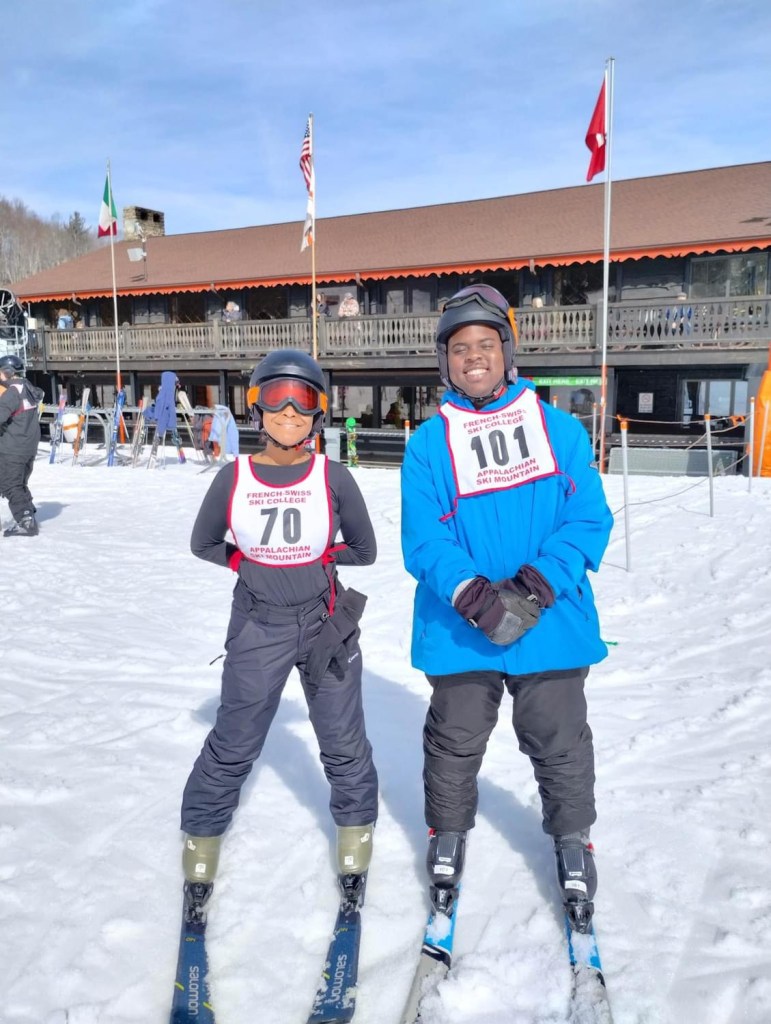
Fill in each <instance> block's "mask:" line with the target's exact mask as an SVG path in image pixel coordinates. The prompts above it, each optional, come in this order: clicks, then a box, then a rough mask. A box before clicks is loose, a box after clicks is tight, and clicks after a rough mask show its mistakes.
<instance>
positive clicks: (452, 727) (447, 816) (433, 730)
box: [423, 668, 596, 835]
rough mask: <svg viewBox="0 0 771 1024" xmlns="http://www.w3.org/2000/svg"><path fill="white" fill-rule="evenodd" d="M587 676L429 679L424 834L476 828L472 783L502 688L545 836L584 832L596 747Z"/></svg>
mask: <svg viewBox="0 0 771 1024" xmlns="http://www.w3.org/2000/svg"><path fill="white" fill-rule="evenodd" d="M588 672H589V670H588V668H580V669H569V670H567V671H559V672H557V671H552V672H536V673H532V674H529V675H519V676H509V675H505V674H503V673H501V672H490V671H480V672H461V673H458V674H455V675H441V676H428V677H427V678H428V681H429V683H430V684H431V687H432V689H433V693H432V695H431V705H430V707H429V710H428V714H427V716H426V724H425V726H424V729H423V753H424V768H423V784H424V789H425V801H426V824H427V825H428V826H429V828H435V829H437V830H440V831H457V832H465V831H467V830H468V829H470V828H473V827H474V819H475V816H476V810H477V802H478V790H477V775H478V773H479V769H480V767H481V764H482V757H483V756H484V752H485V750H486V748H487V741H488V739H489V738H490V734H491V733H492V731H493V729H494V727H495V723H496V721H497V719H498V708H499V707H500V703H501V699H502V697H503V689H504V686H505V687H506V689H507V690H508V691H509V693H510V694H511V696H512V698H513V701H514V709H513V724H514V731H515V733H516V735H517V739H518V740H519V749H520V750H521V751H522V753H523V754H527V756H528V757H529V758H530V761H531V764H532V765H533V769H534V773H535V778H536V782H537V783H538V790H539V793H540V795H541V804H542V808H543V828H544V831H545V832H547V833H549V834H550V835H564V834H565V833H567V832H576V831H579V830H580V829H584V828H588V827H589V825H591V824H592V823H593V822H594V821H595V818H596V814H595V809H594V747H593V745H592V732H591V729H590V728H589V726H588V724H587V721H586V698H585V696H584V680H585V679H586V676H587V675H588Z"/></svg>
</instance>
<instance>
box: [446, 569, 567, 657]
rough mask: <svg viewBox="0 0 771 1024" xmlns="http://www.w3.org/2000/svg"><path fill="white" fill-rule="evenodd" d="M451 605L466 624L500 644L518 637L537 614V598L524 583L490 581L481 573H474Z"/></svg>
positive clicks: (539, 611)
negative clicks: (528, 590)
mask: <svg viewBox="0 0 771 1024" xmlns="http://www.w3.org/2000/svg"><path fill="white" fill-rule="evenodd" d="M517 575H519V574H517ZM547 586H548V584H547ZM549 589H550V590H551V588H549ZM453 604H454V607H455V610H456V611H457V612H458V613H459V614H460V615H462V616H463V618H464V619H466V621H467V622H468V623H470V625H472V626H475V627H476V628H478V629H481V630H482V632H483V633H484V634H485V636H486V637H487V639H488V640H490V641H491V643H494V644H498V645H499V646H501V647H507V646H508V645H509V644H513V643H514V641H515V640H519V638H520V637H521V636H522V635H523V634H524V633H526V632H527V630H528V629H530V628H531V627H532V626H534V625H535V624H536V622H538V619H539V618H540V617H541V608H540V602H539V600H538V597H537V596H536V595H535V594H529V593H528V592H527V589H526V588H525V587H524V586H523V588H522V590H520V588H519V585H518V584H517V583H516V580H503V581H501V582H500V583H497V584H492V583H491V582H490V580H488V579H487V578H486V577H485V576H475V577H474V579H473V580H470V581H469V582H468V583H467V584H466V586H465V587H464V588H463V589H462V590H461V592H460V593H459V594H458V595H457V596H456V597H455V600H454V602H453Z"/></svg>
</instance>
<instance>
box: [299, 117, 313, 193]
mask: <svg viewBox="0 0 771 1024" xmlns="http://www.w3.org/2000/svg"><path fill="white" fill-rule="evenodd" d="M300 170H301V171H302V172H303V178H305V187H306V188H307V189H308V191H309V192H311V191H313V186H312V181H313V153H312V152H311V119H310V118H308V123H307V124H306V125H305V135H303V144H302V148H301V150H300Z"/></svg>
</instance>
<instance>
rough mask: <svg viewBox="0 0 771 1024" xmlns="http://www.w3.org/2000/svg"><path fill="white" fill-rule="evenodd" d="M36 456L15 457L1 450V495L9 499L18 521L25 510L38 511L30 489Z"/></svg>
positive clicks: (14, 516)
mask: <svg viewBox="0 0 771 1024" xmlns="http://www.w3.org/2000/svg"><path fill="white" fill-rule="evenodd" d="M34 464H35V456H34V455H31V456H29V458H24V456H19V457H18V458H14V457H12V456H9V455H6V454H5V453H4V452H0V495H2V496H3V497H4V498H7V499H8V505H9V506H10V509H11V514H12V515H13V518H14V519H15V520H16V522H18V521H19V520H20V519H21V517H22V514H23V513H24V512H36V511H37V509H36V508H35V502H34V501H33V500H32V494H31V493H30V489H29V486H28V484H29V478H30V476H31V475H32V467H33V465H34Z"/></svg>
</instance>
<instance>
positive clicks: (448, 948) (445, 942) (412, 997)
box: [401, 890, 459, 1024]
mask: <svg viewBox="0 0 771 1024" xmlns="http://www.w3.org/2000/svg"><path fill="white" fill-rule="evenodd" d="M458 896H459V890H456V891H455V896H454V899H453V900H452V903H451V905H450V913H449V914H442V913H439V912H437V911H436V910H435V909H432V910H431V913H430V914H429V916H428V924H427V925H426V931H425V934H424V935H423V946H422V948H421V951H420V959H419V960H418V966H417V968H416V970H415V975H414V977H413V979H412V985H411V986H410V994H409V995H408V997H407V1003H406V1006H405V1007H404V1013H403V1014H402V1018H401V1024H420V1020H421V1019H422V1018H421V1016H420V1004H421V1002H422V1001H423V999H424V997H425V996H426V995H427V994H428V993H429V992H433V991H434V989H435V988H436V987H437V985H438V984H439V982H440V981H442V979H443V978H444V977H445V976H446V974H447V972H448V971H449V970H450V968H451V967H452V947H453V941H454V938H455V919H456V917H457V913H458Z"/></svg>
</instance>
